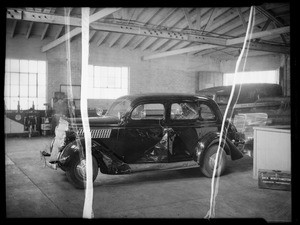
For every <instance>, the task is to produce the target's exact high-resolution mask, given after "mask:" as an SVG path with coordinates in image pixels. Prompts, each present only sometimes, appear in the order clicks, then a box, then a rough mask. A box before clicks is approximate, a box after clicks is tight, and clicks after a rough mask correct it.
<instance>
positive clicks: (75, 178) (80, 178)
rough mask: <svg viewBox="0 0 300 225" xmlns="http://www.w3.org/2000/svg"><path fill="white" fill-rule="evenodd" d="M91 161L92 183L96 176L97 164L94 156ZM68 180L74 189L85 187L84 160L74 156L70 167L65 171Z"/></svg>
mask: <svg viewBox="0 0 300 225" xmlns="http://www.w3.org/2000/svg"><path fill="white" fill-rule="evenodd" d="M92 161H93V182H94V181H95V179H96V177H97V175H98V171H99V170H98V169H99V168H98V163H97V160H96V158H95V157H94V156H92ZM66 175H67V178H68V180H69V181H70V182H71V183H72V184H73V185H74V186H75V187H76V188H80V189H83V188H84V187H85V186H86V159H85V158H81V157H79V155H78V156H76V157H75V158H74V159H73V160H72V161H71V162H70V167H69V168H68V170H66Z"/></svg>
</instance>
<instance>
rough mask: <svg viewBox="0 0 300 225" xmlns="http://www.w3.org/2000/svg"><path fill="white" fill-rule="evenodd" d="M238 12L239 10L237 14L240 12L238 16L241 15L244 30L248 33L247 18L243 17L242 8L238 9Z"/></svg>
mask: <svg viewBox="0 0 300 225" xmlns="http://www.w3.org/2000/svg"><path fill="white" fill-rule="evenodd" d="M236 10H237V12H238V14H239V17H240V19H241V21H242V24H243V27H244V30H245V31H246V30H247V23H246V21H245V18H244V16H243V13H242V11H241V9H240V8H236Z"/></svg>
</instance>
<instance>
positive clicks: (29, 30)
mask: <svg viewBox="0 0 300 225" xmlns="http://www.w3.org/2000/svg"><path fill="white" fill-rule="evenodd" d="M32 27H33V22H30V23H29V27H28V29H27V32H26V38H27V39H28V38H29V36H30V33H31V30H32Z"/></svg>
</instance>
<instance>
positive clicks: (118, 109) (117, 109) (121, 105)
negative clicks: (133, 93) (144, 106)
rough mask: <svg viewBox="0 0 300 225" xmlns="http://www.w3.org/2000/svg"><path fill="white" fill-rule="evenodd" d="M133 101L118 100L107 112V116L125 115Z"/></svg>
mask: <svg viewBox="0 0 300 225" xmlns="http://www.w3.org/2000/svg"><path fill="white" fill-rule="evenodd" d="M130 104H131V101H130V100H128V99H117V100H116V101H115V102H114V103H113V104H112V105H111V106H110V108H109V109H108V110H107V112H106V116H118V114H119V113H120V114H121V115H124V114H125V113H126V112H127V111H128V110H129V108H130Z"/></svg>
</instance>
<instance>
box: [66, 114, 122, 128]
mask: <svg viewBox="0 0 300 225" xmlns="http://www.w3.org/2000/svg"><path fill="white" fill-rule="evenodd" d="M70 122H71V125H78V126H82V119H81V117H78V118H73V119H71V121H70ZM119 122H120V120H119V119H118V118H117V117H114V116H103V117H89V123H90V127H93V126H108V125H117V124H118V123H119Z"/></svg>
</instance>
